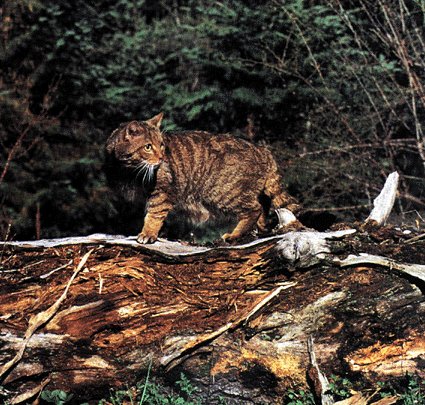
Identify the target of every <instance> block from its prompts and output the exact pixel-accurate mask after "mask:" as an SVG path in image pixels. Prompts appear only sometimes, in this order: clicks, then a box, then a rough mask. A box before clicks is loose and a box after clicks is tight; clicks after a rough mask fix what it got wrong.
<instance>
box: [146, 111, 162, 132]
mask: <svg viewBox="0 0 425 405" xmlns="http://www.w3.org/2000/svg"><path fill="white" fill-rule="evenodd" d="M163 116H164V113H162V112H160V113H159V114H157V115H155V117H152V118H151V119H150V120H147V121H146V123H147V124H149V125H152V126H153V127H155V128H158V129H159V127H160V126H161V121H162V117H163Z"/></svg>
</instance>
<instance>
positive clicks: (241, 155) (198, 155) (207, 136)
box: [164, 131, 271, 165]
mask: <svg viewBox="0 0 425 405" xmlns="http://www.w3.org/2000/svg"><path fill="white" fill-rule="evenodd" d="M164 141H165V144H166V146H167V151H168V152H167V153H168V154H169V156H170V158H171V160H172V161H174V162H175V163H177V162H183V161H185V162H187V163H191V164H194V163H197V162H198V163H202V164H203V165H208V163H212V162H215V163H217V162H219V161H223V162H226V163H227V164H233V163H234V164H239V165H242V164H244V163H254V162H255V163H256V164H264V163H268V161H269V158H270V156H271V155H270V152H269V151H268V149H267V148H265V147H262V146H258V145H255V144H253V143H251V142H249V141H247V140H245V139H241V138H237V137H235V136H233V135H230V134H212V133H209V132H204V131H185V132H171V133H165V134H164Z"/></svg>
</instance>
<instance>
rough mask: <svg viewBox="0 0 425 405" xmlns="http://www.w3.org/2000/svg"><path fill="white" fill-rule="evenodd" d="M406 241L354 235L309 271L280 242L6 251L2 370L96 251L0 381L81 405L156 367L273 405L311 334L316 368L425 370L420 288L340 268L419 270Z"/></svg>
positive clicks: (297, 376) (379, 374)
mask: <svg viewBox="0 0 425 405" xmlns="http://www.w3.org/2000/svg"><path fill="white" fill-rule="evenodd" d="M414 236H415V235H412V234H410V235H405V234H403V233H402V232H401V231H397V230H395V229H393V228H390V227H387V228H377V229H373V228H372V229H371V230H369V232H367V231H365V230H364V229H362V230H360V229H359V230H358V232H357V233H355V234H353V235H348V236H346V237H345V238H344V239H343V240H338V241H333V242H331V251H332V253H329V254H327V255H326V257H323V258H322V259H321V261H320V262H318V263H315V264H310V265H309V264H305V263H304V264H303V263H302V262H300V261H297V260H292V261H291V262H290V263H289V262H288V260H285V259H283V258H282V257H281V256H280V255H279V254H278V252H277V250H276V246H277V243H278V242H279V240H280V239H279V238H271V239H266V240H264V241H261V242H257V243H256V244H253V245H252V244H251V245H248V246H245V247H237V246H236V247H233V248H229V249H220V248H217V249H211V250H206V249H205V250H199V251H198V252H197V253H194V254H187V255H185V254H183V255H178V254H177V255H173V254H168V253H166V254H164V253H161V252H158V251H155V250H150V249H146V248H142V247H141V248H135V247H132V246H119V245H113V244H111V245H106V244H98V243H97V244H92V245H90V244H89V245H83V244H76V245H65V246H58V247H49V248H38V249H35V248H30V247H22V246H21V247H17V246H7V247H6V248H5V249H4V250H3V253H2V262H1V266H2V267H1V273H0V274H1V277H0V367H1V365H3V364H6V363H7V362H8V361H10V360H11V359H12V358H13V357H14V356H15V354H16V353H17V352H18V351H19V348H20V347H21V344H22V342H23V340H24V335H25V333H26V331H27V328H28V324H29V320H30V319H31V318H32V317H35V316H36V315H37V314H40V313H43V311H46V310H47V309H48V308H49V307H51V306H52V305H53V304H54V303H55V302H56V301H57V300H58V299H59V297H60V296H61V295H62V294H63V292H64V290H65V287H66V285H67V284H68V282H69V280H70V278H71V276H72V274H73V272H74V270H75V268H76V267H77V265H78V263H79V262H80V261H81V258H82V256H83V255H84V254H85V253H86V252H88V251H90V250H91V249H93V250H92V252H91V253H90V255H89V256H88V259H87V262H86V263H85V265H84V267H83V269H82V270H81V272H80V273H79V274H78V275H77V276H76V278H75V280H74V281H73V282H72V284H71V285H70V288H69V291H68V293H67V296H66V299H65V300H64V301H63V302H62V303H61V305H60V306H59V308H58V310H57V311H56V312H55V314H54V315H53V317H52V318H51V319H49V320H47V321H46V322H45V323H44V325H42V326H40V327H39V328H38V329H37V330H36V331H35V332H34V334H33V335H32V337H31V338H30V339H29V340H28V343H27V346H26V348H25V350H24V352H23V357H22V359H20V361H18V362H17V364H15V365H14V366H12V367H11V368H10V369H9V370H8V371H7V372H6V373H5V374H4V375H3V377H2V380H1V382H0V385H2V386H3V387H4V388H5V389H7V390H8V391H9V392H10V396H11V398H12V399H13V396H14V395H17V394H22V393H25V392H30V391H31V390H34V389H35V392H36V387H37V386H38V385H40V384H41V383H42V381H45V380H46V378H48V379H49V380H48V381H49V383H48V385H47V388H48V389H55V388H58V389H64V390H66V391H68V392H72V393H74V395H75V397H74V399H75V401H77V402H78V401H80V402H81V401H82V400H88V399H99V398H105V397H106V396H107V395H108V392H109V388H111V387H119V386H122V385H123V384H130V385H131V384H133V383H135V382H137V381H141V380H143V379H144V376H145V375H146V372H147V369H148V368H149V367H150V364H151V365H152V372H153V373H154V374H156V375H158V376H163V377H164V378H165V379H167V378H171V379H172V378H173V376H174V375H178V374H179V373H180V371H184V372H185V374H186V375H187V376H188V377H189V378H190V379H191V380H192V381H193V383H194V384H195V385H197V386H198V387H199V388H200V390H201V395H202V396H203V397H204V399H205V403H208V404H214V403H218V398H219V397H220V396H221V397H224V398H226V399H227V403H229V404H231V403H235V404H240V403H246V404H250V403H253V404H256V403H260V402H264V403H279V402H280V401H281V398H282V396H283V395H284V393H285V392H286V391H287V389H288V388H289V387H294V386H296V385H305V384H306V383H307V380H306V375H307V372H308V369H309V367H310V365H309V355H308V351H307V340H308V339H309V337H313V338H314V345H315V346H314V347H315V355H316V359H317V362H318V364H319V366H320V368H321V370H322V372H323V373H324V374H325V375H328V376H329V375H331V374H338V375H341V374H347V375H350V376H351V377H352V378H353V379H355V380H357V381H360V382H361V383H362V384H363V385H367V384H368V383H373V382H376V381H378V380H380V381H382V380H385V379H386V378H394V377H399V376H403V375H404V374H405V373H406V372H410V373H418V374H420V375H421V376H422V377H424V376H425V373H424V364H425V337H424V336H425V331H424V329H425V323H424V320H425V317H424V313H425V304H424V297H423V294H422V292H421V289H422V291H423V289H424V285H423V282H422V281H421V280H417V279H414V280H412V279H411V278H410V277H409V276H406V275H403V273H400V272H396V271H394V270H391V269H389V268H387V267H383V266H377V265H374V264H370V265H369V264H361V265H355V266H349V267H344V268H342V267H341V266H339V265H338V260H339V259H343V258H345V257H346V256H347V255H348V254H353V253H354V254H357V253H360V252H365V253H370V254H375V255H376V254H378V255H381V256H386V257H388V258H392V259H394V260H396V261H399V262H405V263H416V264H421V263H422V264H425V249H424V248H425V243H424V242H423V239H421V237H418V238H417V239H415V240H413V237H414ZM409 240H410V241H412V242H411V243H410V242H409ZM335 259H337V260H336V261H335ZM273 291H274V292H275V293H276V296H274V297H273V298H272V299H271V300H270V301H269V302H267V303H266V304H265V305H264V306H263V307H262V308H261V309H259V310H258V311H256V312H255V313H252V310H253V309H254V308H255V307H256V305H257V304H258V303H260V302H264V299H265V298H267V297H268V296H270V292H273Z"/></svg>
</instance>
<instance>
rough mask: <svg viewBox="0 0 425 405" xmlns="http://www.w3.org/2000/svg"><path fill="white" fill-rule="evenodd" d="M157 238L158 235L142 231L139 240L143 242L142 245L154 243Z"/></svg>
mask: <svg viewBox="0 0 425 405" xmlns="http://www.w3.org/2000/svg"><path fill="white" fill-rule="evenodd" d="M157 238H158V235H150V234H148V233H146V232H143V231H142V232H141V233H140V234H139V236H138V237H137V242H139V243H141V244H142V245H146V244H147V243H154V242H155V241H156V239H157Z"/></svg>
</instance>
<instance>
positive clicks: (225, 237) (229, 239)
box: [221, 233, 237, 243]
mask: <svg viewBox="0 0 425 405" xmlns="http://www.w3.org/2000/svg"><path fill="white" fill-rule="evenodd" d="M221 239H223V240H224V241H225V242H226V243H230V242H233V241H234V240H235V239H237V238H235V237H234V236H233V235H232V234H231V233H225V234H224V235H222V236H221Z"/></svg>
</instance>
